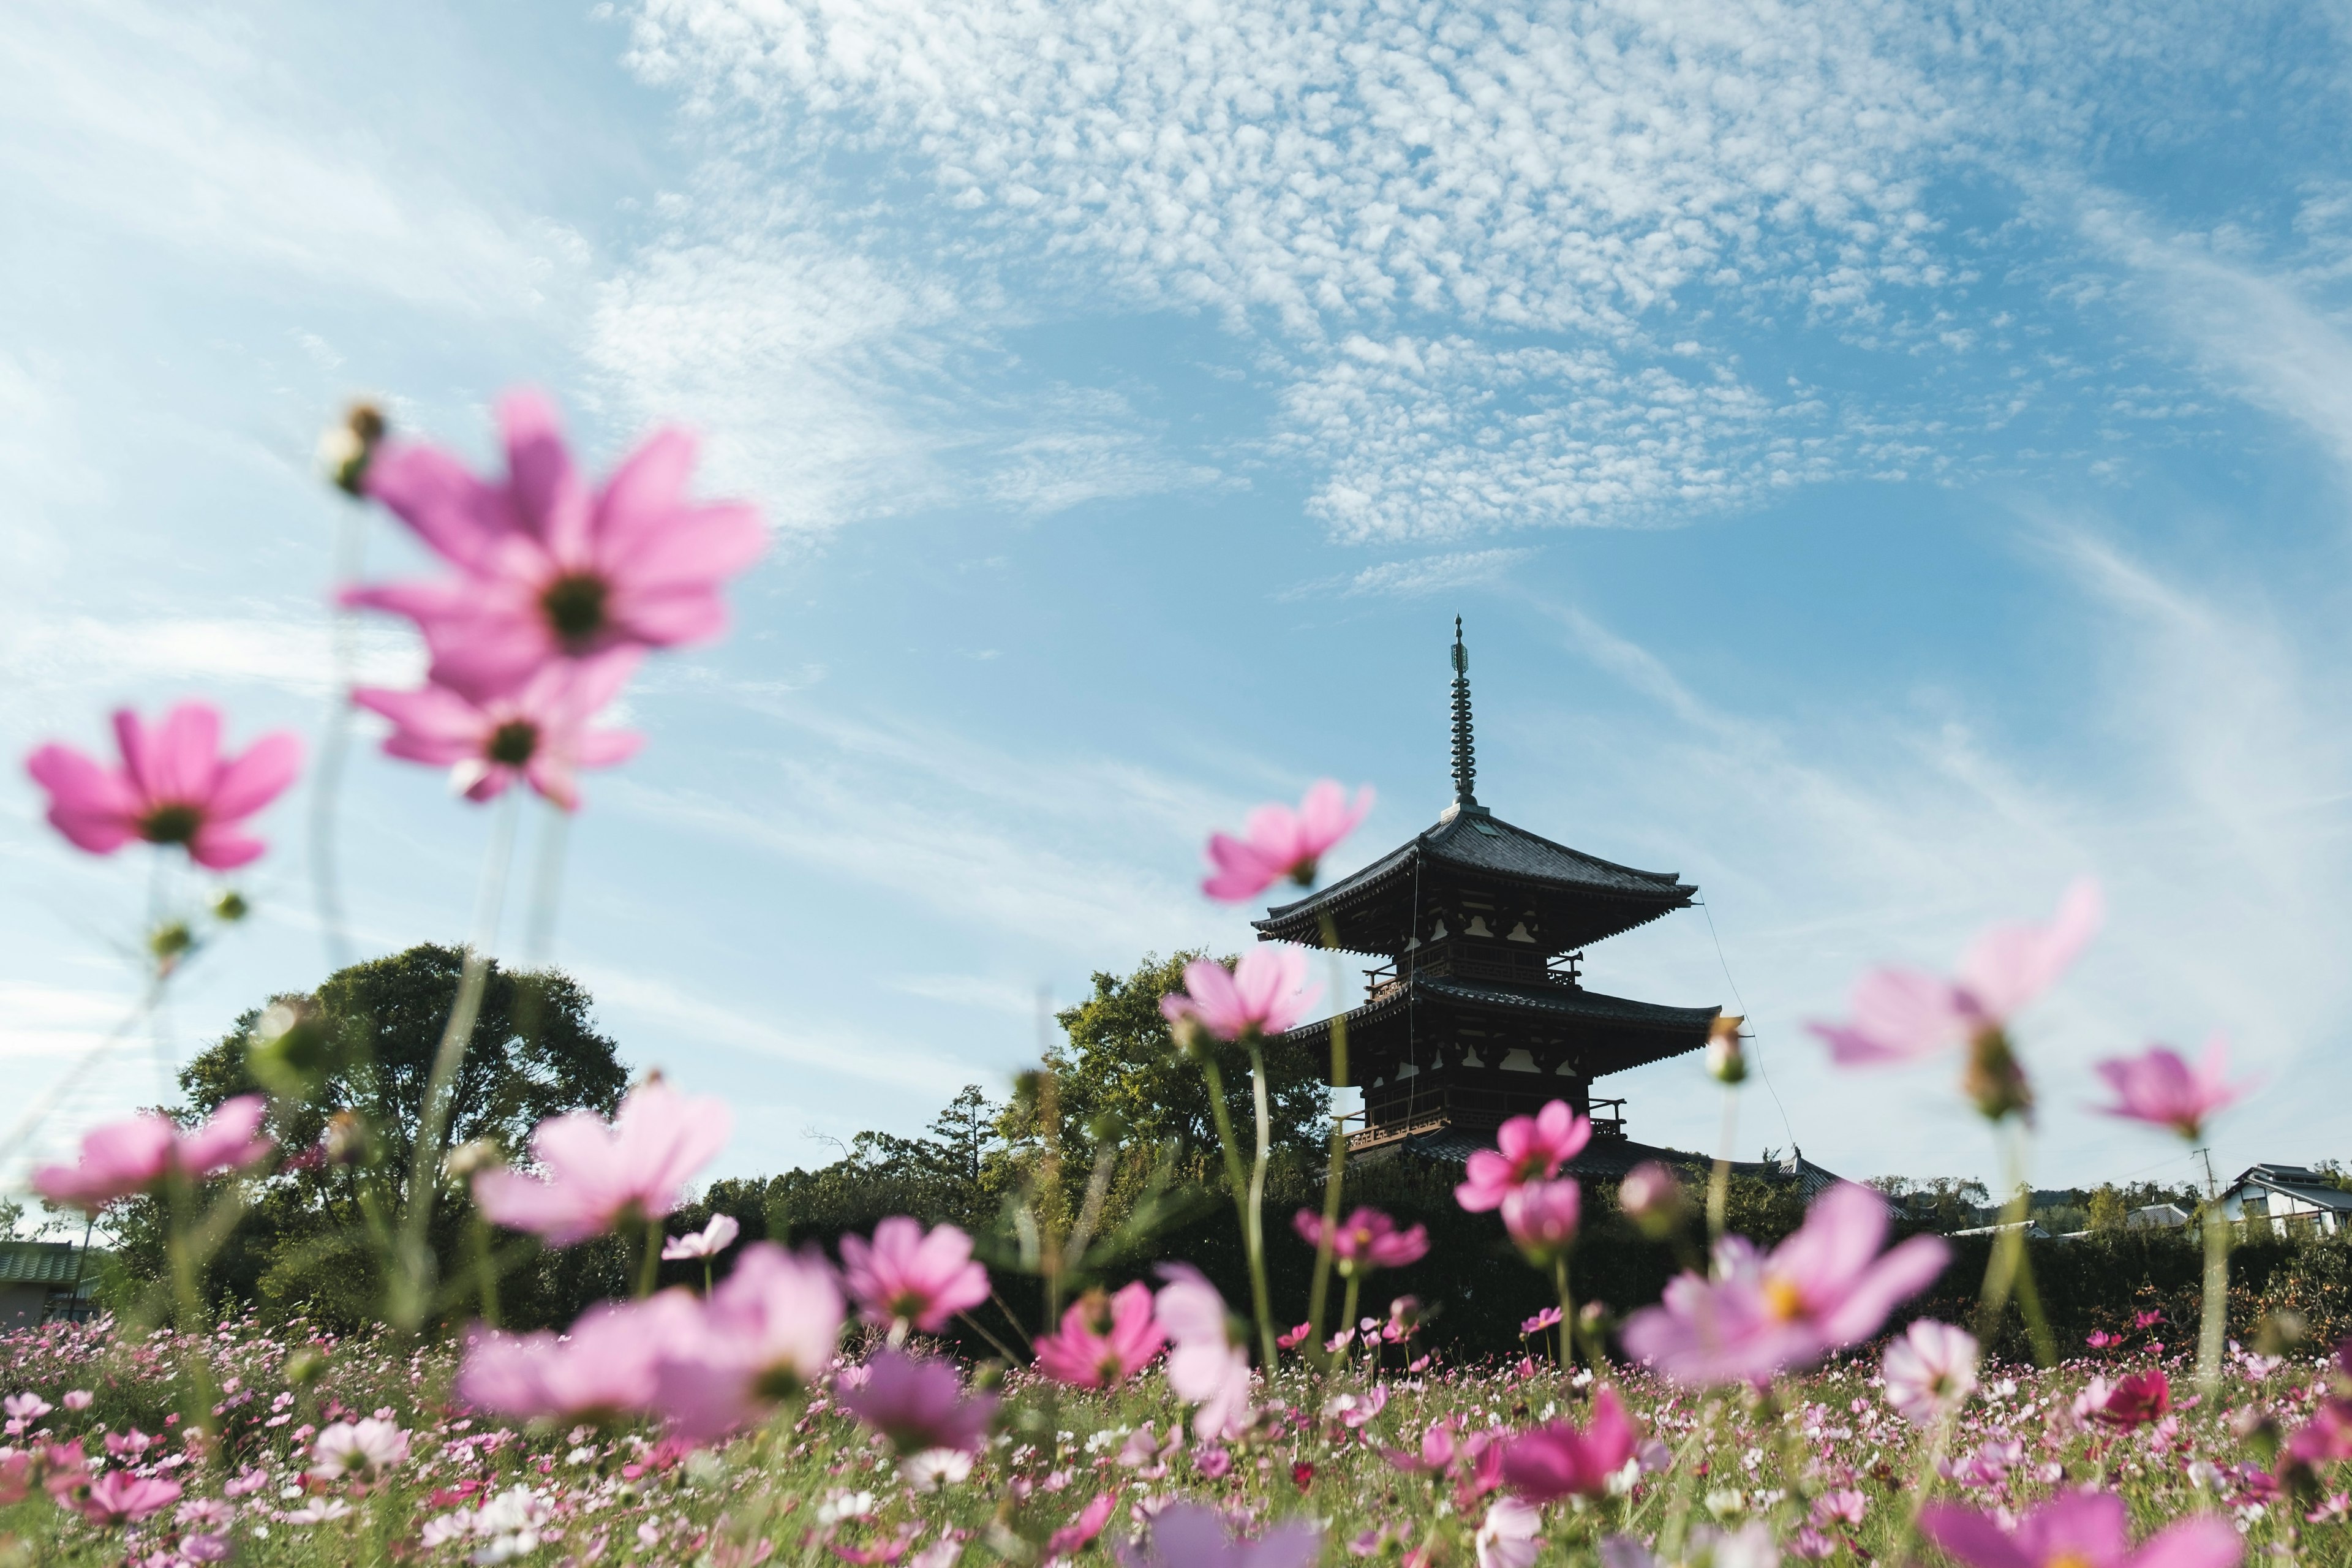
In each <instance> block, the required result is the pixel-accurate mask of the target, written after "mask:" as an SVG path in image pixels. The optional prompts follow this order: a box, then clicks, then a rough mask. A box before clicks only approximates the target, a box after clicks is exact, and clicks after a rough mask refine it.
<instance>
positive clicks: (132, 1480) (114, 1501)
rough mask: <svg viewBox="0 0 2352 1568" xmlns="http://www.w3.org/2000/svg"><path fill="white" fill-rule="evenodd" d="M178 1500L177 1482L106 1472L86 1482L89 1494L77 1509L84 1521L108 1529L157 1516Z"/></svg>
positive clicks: (178, 1487) (128, 1473) (116, 1471)
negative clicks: (152, 1515) (149, 1516)
mask: <svg viewBox="0 0 2352 1568" xmlns="http://www.w3.org/2000/svg"><path fill="white" fill-rule="evenodd" d="M179 1500H180V1483H179V1482H177V1481H170V1480H164V1479H161V1478H160V1477H154V1476H134V1475H132V1474H131V1473H130V1472H129V1471H127V1470H109V1471H107V1472H106V1473H105V1474H104V1475H102V1476H100V1477H99V1478H98V1479H96V1480H94V1481H92V1482H90V1483H89V1492H88V1493H87V1494H86V1495H85V1496H84V1497H83V1498H82V1500H81V1502H80V1505H79V1506H80V1511H81V1516H82V1517H83V1518H84V1519H86V1520H88V1521H90V1523H92V1524H95V1525H98V1526H100V1528H102V1529H109V1530H110V1529H112V1528H114V1527H115V1526H117V1525H121V1524H131V1523H133V1522H135V1521H139V1520H142V1519H145V1518H146V1517H147V1516H148V1515H149V1514H152V1513H161V1512H163V1510H165V1509H167V1508H169V1507H171V1506H172V1505H173V1503H175V1502H177V1501H179Z"/></svg>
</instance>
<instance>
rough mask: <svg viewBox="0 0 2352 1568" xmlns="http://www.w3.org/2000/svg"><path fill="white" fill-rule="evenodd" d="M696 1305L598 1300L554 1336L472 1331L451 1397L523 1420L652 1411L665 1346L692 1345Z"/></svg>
mask: <svg viewBox="0 0 2352 1568" xmlns="http://www.w3.org/2000/svg"><path fill="white" fill-rule="evenodd" d="M701 1318H702V1310H701V1303H700V1302H698V1301H697V1300H695V1299H694V1298H693V1297H692V1296H690V1295H688V1293H687V1292H685V1291H684V1290H664V1291H662V1292H660V1293H659V1294H657V1295H654V1296H649V1297H647V1298H646V1300H642V1301H601V1302H599V1303H597V1304H596V1305H595V1306H593V1307H591V1308H589V1309H588V1310H586V1311H584V1312H583V1313H581V1314H580V1316H579V1318H578V1319H577V1320H576V1321H573V1323H572V1327H571V1330H570V1331H568V1332H566V1333H563V1334H561V1335H557V1334H553V1333H549V1332H547V1331H544V1330H542V1331H539V1332H537V1333H530V1334H504V1333H499V1332H498V1331H495V1330H491V1331H477V1332H476V1333H475V1334H473V1335H472V1336H471V1337H469V1338H468V1339H467V1342H466V1350H465V1355H464V1357H463V1359H462V1360H461V1361H460V1363H459V1364H458V1368H457V1397H458V1398H460V1399H462V1400H464V1401H465V1402H466V1403H467V1404H468V1405H475V1406H478V1408H480V1409H483V1410H489V1411H494V1412H496V1413H497V1414H499V1415H511V1416H516V1417H519V1418H520V1419H523V1420H542V1419H563V1420H596V1421H606V1420H614V1419H618V1418H622V1417H626V1416H633V1415H642V1414H645V1413H646V1411H648V1410H650V1409H651V1408H652V1407H653V1403H654V1393H655V1386H656V1384H655V1373H656V1367H657V1366H658V1364H659V1363H660V1361H661V1358H662V1356H663V1355H664V1354H665V1353H666V1352H667V1351H668V1350H669V1348H670V1347H672V1346H676V1345H680V1344H690V1343H692V1342H694V1340H695V1339H696V1337H697V1335H698V1331H699V1330H700V1328H701Z"/></svg>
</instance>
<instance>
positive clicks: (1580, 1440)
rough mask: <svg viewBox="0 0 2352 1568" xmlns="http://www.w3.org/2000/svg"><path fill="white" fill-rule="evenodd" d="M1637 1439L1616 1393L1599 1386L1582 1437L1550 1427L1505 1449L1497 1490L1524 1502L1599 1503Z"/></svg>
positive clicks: (1566, 1426) (1561, 1424) (1559, 1424)
mask: <svg viewBox="0 0 2352 1568" xmlns="http://www.w3.org/2000/svg"><path fill="white" fill-rule="evenodd" d="M1641 1438H1642V1434H1641V1432H1640V1431H1639V1430H1638V1429H1636V1428H1635V1426H1634V1425H1633V1418H1632V1417H1631V1416H1629V1415H1626V1414H1625V1406H1624V1405H1623V1404H1622V1403H1621V1402H1620V1401H1619V1400H1618V1398H1617V1391H1616V1390H1615V1389H1613V1388H1610V1387H1607V1386H1605V1385H1604V1386H1603V1387H1602V1388H1601V1391H1600V1392H1599V1393H1598V1394H1594V1395H1593V1396H1592V1418H1591V1420H1590V1421H1589V1422H1587V1423H1586V1424H1585V1428H1584V1430H1583V1431H1581V1432H1580V1431H1578V1430H1577V1429H1576V1428H1575V1426H1572V1425H1570V1423H1568V1422H1566V1421H1555V1422H1553V1423H1551V1424H1550V1425H1549V1426H1542V1427H1538V1429H1537V1430H1535V1431H1533V1432H1528V1433H1523V1434H1521V1435H1520V1436H1517V1437H1513V1438H1511V1439H1510V1440H1509V1441H1508V1442H1507V1443H1506V1444H1505V1445H1504V1447H1503V1484H1504V1485H1505V1486H1507V1487H1509V1488H1510V1489H1512V1490H1513V1491H1515V1492H1517V1493H1518V1494H1519V1495H1520V1496H1521V1497H1524V1498H1526V1499H1527V1500H1529V1501H1530V1502H1538V1503H1546V1502H1557V1501H1558V1500H1559V1499H1561V1498H1564V1497H1601V1496H1603V1495H1604V1494H1606V1493H1607V1491H1608V1489H1609V1478H1610V1477H1612V1476H1613V1475H1615V1474H1616V1473H1617V1472H1618V1471H1620V1470H1622V1469H1623V1468H1625V1462H1626V1461H1627V1460H1629V1459H1631V1458H1633V1449H1634V1447H1636V1445H1638V1444H1639V1443H1640V1442H1641Z"/></svg>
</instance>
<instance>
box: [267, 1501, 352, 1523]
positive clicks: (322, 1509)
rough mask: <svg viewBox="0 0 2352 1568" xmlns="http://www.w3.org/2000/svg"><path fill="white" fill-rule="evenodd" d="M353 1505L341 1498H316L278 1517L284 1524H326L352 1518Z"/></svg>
mask: <svg viewBox="0 0 2352 1568" xmlns="http://www.w3.org/2000/svg"><path fill="white" fill-rule="evenodd" d="M351 1511H352V1505H351V1504H349V1503H347V1502H345V1501H344V1500H342V1499H341V1498H339V1497H333V1498H315V1499H313V1500H310V1501H309V1502H306V1503H304V1504H303V1505H302V1506H301V1507H300V1508H298V1509H296V1510H293V1511H292V1512H291V1513H281V1514H279V1515H278V1522H280V1523H282V1524H326V1523H329V1522H330V1521H334V1520H338V1519H348V1518H349V1517H351Z"/></svg>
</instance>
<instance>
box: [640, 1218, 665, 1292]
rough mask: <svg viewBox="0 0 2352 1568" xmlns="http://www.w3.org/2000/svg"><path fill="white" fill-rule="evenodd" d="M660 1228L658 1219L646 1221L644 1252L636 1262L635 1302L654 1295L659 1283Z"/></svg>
mask: <svg viewBox="0 0 2352 1568" xmlns="http://www.w3.org/2000/svg"><path fill="white" fill-rule="evenodd" d="M661 1247H662V1226H661V1221H660V1220H658V1219H654V1218H648V1219H647V1220H646V1250H645V1254H644V1256H643V1257H641V1258H639V1259H638V1260H637V1300H640V1301H642V1300H645V1299H646V1297H648V1296H650V1295H652V1294H653V1293H654V1287H655V1286H656V1285H658V1284H660V1283H661Z"/></svg>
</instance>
